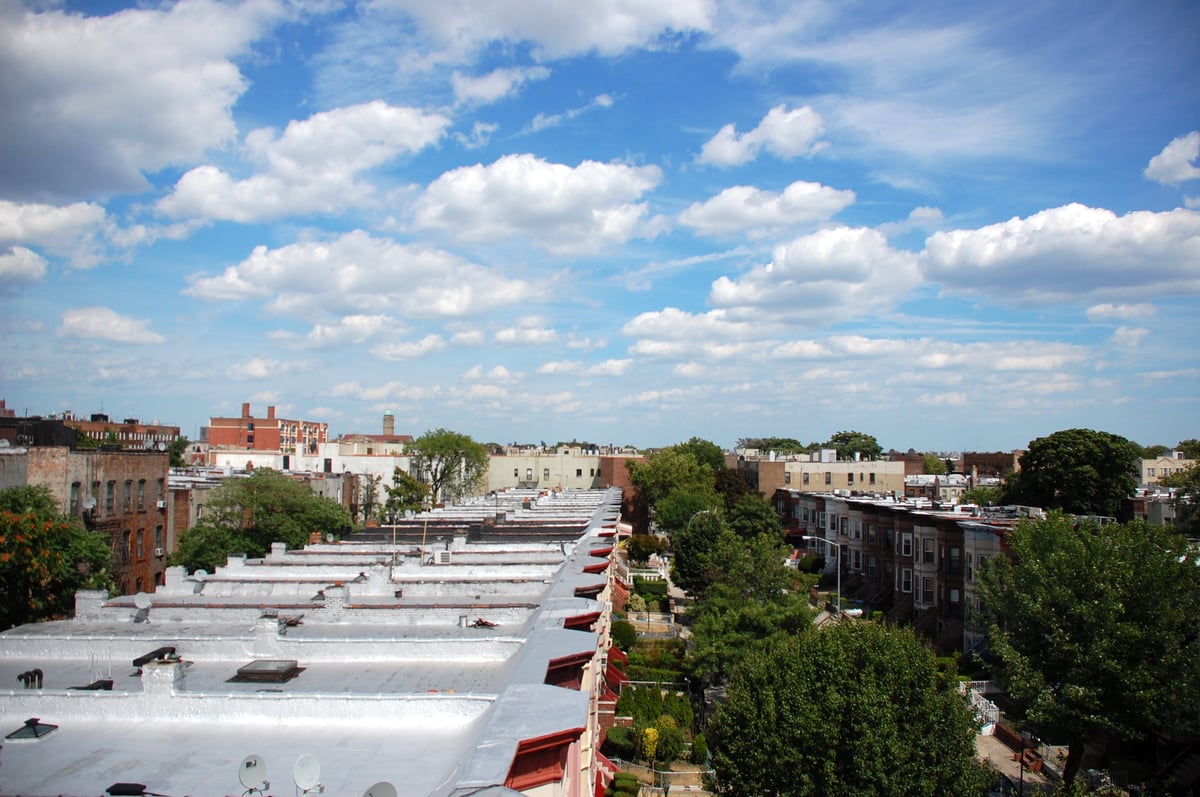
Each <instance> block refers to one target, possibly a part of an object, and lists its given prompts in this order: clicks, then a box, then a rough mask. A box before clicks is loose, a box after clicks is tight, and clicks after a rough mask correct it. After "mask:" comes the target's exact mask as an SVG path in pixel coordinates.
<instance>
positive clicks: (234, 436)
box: [208, 402, 329, 454]
mask: <svg viewBox="0 0 1200 797" xmlns="http://www.w3.org/2000/svg"><path fill="white" fill-rule="evenodd" d="M328 440H329V424H327V423H323V422H321V421H301V420H291V419H288V418H276V417H275V407H273V406H268V407H267V416H266V417H265V418H258V417H255V416H253V415H251V414H250V402H245V403H243V404H242V414H241V415H240V416H239V417H236V418H217V417H210V418H209V421H208V444H209V446H211V447H212V448H213V449H239V448H240V449H245V450H250V451H278V452H280V453H284V454H315V453H316V452H317V446H319V445H320V444H321V443H325V442H328Z"/></svg>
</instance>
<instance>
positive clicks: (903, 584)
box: [900, 567, 912, 592]
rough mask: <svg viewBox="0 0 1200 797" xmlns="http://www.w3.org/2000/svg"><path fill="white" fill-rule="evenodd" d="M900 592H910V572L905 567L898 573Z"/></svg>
mask: <svg viewBox="0 0 1200 797" xmlns="http://www.w3.org/2000/svg"><path fill="white" fill-rule="evenodd" d="M900 591H901V592H912V571H911V570H909V569H908V568H907V567H906V568H904V569H903V570H901V571H900Z"/></svg>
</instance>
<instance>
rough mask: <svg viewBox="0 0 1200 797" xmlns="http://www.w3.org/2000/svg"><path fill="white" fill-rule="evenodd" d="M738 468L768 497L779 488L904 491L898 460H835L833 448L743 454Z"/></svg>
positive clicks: (895, 493)
mask: <svg viewBox="0 0 1200 797" xmlns="http://www.w3.org/2000/svg"><path fill="white" fill-rule="evenodd" d="M737 469H738V472H739V473H740V474H741V475H742V477H743V478H744V479H745V480H746V482H747V483H748V484H749V485H750V486H751V487H754V488H755V489H757V490H758V491H759V492H760V493H762V495H763V496H765V497H767V498H770V497H771V496H772V495H774V494H775V491H776V490H780V489H787V490H799V491H801V492H809V493H831V492H834V491H835V490H836V491H839V492H840V491H847V492H851V493H865V494H874V493H878V494H880V495H889V494H894V495H897V496H903V495H904V463H903V462H900V461H894V462H893V461H888V460H880V459H863V460H838V459H836V458H835V456H834V455H833V452H832V451H821V452H818V453H814V454H810V455H804V454H800V455H792V456H787V457H772V456H771V455H769V454H768V455H767V456H766V457H759V456H757V454H750V455H749V456H747V455H746V454H743V455H742V457H741V458H740V459H739V461H738V463H737Z"/></svg>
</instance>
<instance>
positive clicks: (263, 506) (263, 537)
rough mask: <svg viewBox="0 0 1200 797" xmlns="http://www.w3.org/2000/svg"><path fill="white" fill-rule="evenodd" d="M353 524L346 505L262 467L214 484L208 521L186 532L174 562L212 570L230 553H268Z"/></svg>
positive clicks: (337, 532)
mask: <svg viewBox="0 0 1200 797" xmlns="http://www.w3.org/2000/svg"><path fill="white" fill-rule="evenodd" d="M349 527H350V513H349V512H347V511H346V509H345V508H344V507H342V505H341V504H339V503H337V502H336V501H334V500H332V499H329V498H325V497H323V496H319V495H317V494H315V493H314V492H313V491H312V490H311V489H309V487H308V486H307V485H305V484H301V483H300V482H297V481H295V480H293V479H290V478H288V477H287V476H285V475H284V474H282V473H280V472H279V471H275V470H270V469H268V468H258V469H256V470H255V471H254V472H253V473H252V474H251V475H249V476H247V477H246V478H230V479H226V480H225V481H223V482H222V483H221V484H220V485H218V486H217V487H214V488H213V490H212V492H211V493H210V494H209V497H208V502H207V503H206V505H205V517H204V522H203V523H200V524H197V525H196V526H194V527H192V528H190V529H188V530H187V531H185V532H184V533H183V534H181V535H180V538H179V550H178V551H176V553H174V554H172V555H171V559H170V561H171V564H174V565H183V566H185V567H187V568H188V569H189V570H195V569H197V568H205V569H208V570H211V569H212V568H214V567H216V566H217V565H221V564H224V563H225V560H226V559H227V558H228V557H229V555H230V554H239V553H244V554H246V555H247V556H252V557H259V556H263V555H264V554H266V552H267V551H268V550H269V549H270V547H271V543H274V542H283V543H287V546H288V547H289V548H292V549H298V548H303V547H304V545H305V544H306V543H307V542H308V538H309V535H310V534H311V533H312V532H318V533H320V534H321V535H326V534H342V533H343V532H344V531H345V530H347V529H348V528H349Z"/></svg>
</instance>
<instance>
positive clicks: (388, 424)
mask: <svg viewBox="0 0 1200 797" xmlns="http://www.w3.org/2000/svg"><path fill="white" fill-rule="evenodd" d="M383 433H384V434H385V435H389V436H390V435H394V434H396V416H395V415H392V411H391V410H386V411H385V412H384V413H383Z"/></svg>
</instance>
